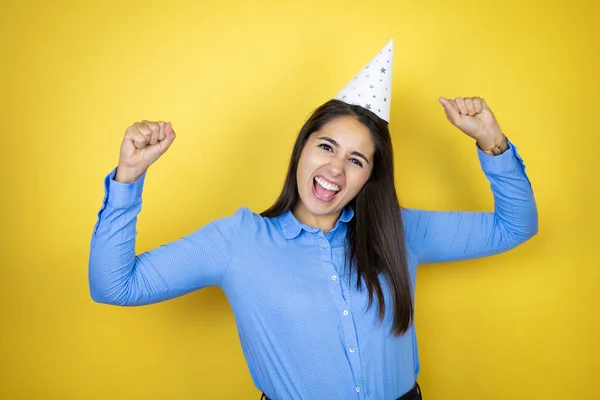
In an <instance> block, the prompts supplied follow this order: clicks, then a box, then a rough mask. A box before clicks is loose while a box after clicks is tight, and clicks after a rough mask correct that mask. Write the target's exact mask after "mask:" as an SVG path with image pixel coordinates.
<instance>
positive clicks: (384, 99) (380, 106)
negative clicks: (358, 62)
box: [334, 39, 394, 123]
mask: <svg viewBox="0 0 600 400" xmlns="http://www.w3.org/2000/svg"><path fill="white" fill-rule="evenodd" d="M393 57H394V39H392V40H390V41H389V42H388V44H386V45H385V47H384V48H383V49H381V51H380V52H379V53H377V54H376V55H375V57H373V59H372V60H371V61H370V62H369V63H368V64H367V65H365V66H364V68H363V69H362V70H361V71H360V72H359V73H358V75H356V76H355V77H354V79H352V80H351V81H350V82H349V83H348V84H347V85H346V87H344V88H343V89H342V90H341V91H340V92H339V93H338V94H337V95H336V96H335V97H334V99H337V100H341V101H343V102H345V103H348V104H356V105H359V106H362V107H364V108H366V109H367V110H370V111H371V112H373V113H375V114H376V115H377V116H378V117H379V118H381V119H383V120H384V121H386V122H388V123H389V122H390V98H391V96H392V59H393Z"/></svg>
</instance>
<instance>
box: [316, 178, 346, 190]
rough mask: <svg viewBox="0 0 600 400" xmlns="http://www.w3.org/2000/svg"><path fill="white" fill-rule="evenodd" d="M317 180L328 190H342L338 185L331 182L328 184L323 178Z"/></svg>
mask: <svg viewBox="0 0 600 400" xmlns="http://www.w3.org/2000/svg"><path fill="white" fill-rule="evenodd" d="M315 180H316V181H317V183H318V184H319V185H321V186H322V187H324V188H325V189H327V190H331V191H333V192H337V191H338V190H340V187H339V186H338V185H333V184H331V183H329V182H327V181H326V180H325V179H323V178H321V177H318V176H317V177H316V178H315Z"/></svg>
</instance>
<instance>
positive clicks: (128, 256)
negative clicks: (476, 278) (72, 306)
mask: <svg viewBox="0 0 600 400" xmlns="http://www.w3.org/2000/svg"><path fill="white" fill-rule="evenodd" d="M440 102H441V103H442V105H443V106H444V109H445V112H446V115H447V118H448V119H449V120H450V121H451V122H452V123H453V124H454V125H455V126H457V127H458V128H459V129H460V130H462V131H463V132H464V133H465V134H467V135H468V136H470V137H471V138H473V139H475V140H476V144H477V146H476V149H477V153H478V156H479V160H480V162H481V167H482V169H483V172H484V173H485V175H486V177H487V178H488V180H489V181H490V183H491V188H492V192H493V195H494V200H495V212H442V211H428V210H419V209H408V208H403V207H401V206H400V205H399V204H398V199H397V196H396V190H395V186H394V165H393V152H392V143H391V139H390V133H389V130H388V124H387V122H386V121H385V120H384V119H382V118H381V117H380V116H378V115H377V114H375V113H374V112H373V111H371V110H369V109H368V108H365V107H364V106H361V105H358V104H349V103H347V102H344V101H341V100H338V99H333V100H330V101H328V102H327V103H325V104H323V105H322V106H320V107H319V108H317V109H316V110H315V111H314V113H313V114H312V115H311V116H310V118H308V120H307V121H306V123H305V124H304V126H303V127H302V129H301V130H300V133H299V135H298V138H297V140H296V143H295V146H294V149H293V153H292V157H291V161H290V164H289V168H288V172H287V177H286V179H285V184H284V187H283V190H282V192H281V195H280V196H279V198H278V199H277V201H276V202H275V204H274V205H273V206H272V207H270V208H269V209H268V210H266V211H264V212H263V213H262V214H256V213H254V212H252V211H250V210H249V209H248V208H245V207H243V208H241V209H239V210H238V211H237V212H236V213H235V214H234V215H232V216H229V217H226V218H222V219H218V220H216V221H214V222H212V223H209V224H208V225H206V226H204V227H201V228H199V229H198V230H196V231H195V232H192V233H191V234H189V235H187V236H185V237H182V238H180V239H179V240H176V241H173V242H171V243H168V244H165V245H162V246H160V247H158V248H155V249H153V250H150V251H147V252H144V253H141V254H139V255H136V254H135V237H136V220H137V215H138V213H139V212H140V210H141V206H142V188H143V183H144V179H145V176H146V171H147V169H148V167H149V166H150V165H151V164H152V163H154V162H155V161H156V160H157V159H158V158H159V157H160V156H161V155H162V154H164V153H165V152H166V151H167V149H168V148H169V146H170V145H171V144H172V143H173V140H174V139H175V132H174V130H173V127H172V126H171V124H170V123H165V122H162V121H158V122H149V121H142V122H136V123H134V124H133V125H132V126H130V127H129V128H127V130H126V133H125V137H124V140H123V142H122V146H121V154H120V160H119V164H118V166H117V167H116V168H115V169H113V170H112V171H111V172H110V173H109V174H108V175H107V176H106V178H105V196H104V201H103V203H102V207H101V209H100V211H99V213H98V221H97V223H96V226H95V227H94V230H93V236H92V241H91V252H90V261H89V284H90V292H91V296H92V298H93V299H94V300H95V301H97V302H100V303H106V304H114V305H121V306H134V305H143V304H150V303H155V302H159V301H164V300H167V299H171V298H173V297H177V296H181V295H183V294H186V293H189V292H192V291H194V290H198V289H200V288H203V287H206V286H219V287H221V288H222V290H223V292H224V293H225V295H226V296H227V298H228V300H229V303H230V305H231V307H232V310H233V313H234V316H235V320H236V325H237V329H238V332H239V337H240V341H241V345H242V349H243V352H244V356H245V358H246V361H247V363H248V368H249V370H250V373H251V376H252V378H253V380H254V383H255V385H256V387H257V388H259V390H261V391H262V392H263V398H267V399H268V398H271V399H277V400H280V399H378V400H380V399H384V400H385V399H390V400H391V399H402V400H408V399H421V394H420V389H419V387H418V384H417V383H416V380H417V376H418V373H419V359H418V353H417V344H416V334H415V328H414V324H413V299H414V287H415V276H416V267H417V265H419V264H425V263H435V262H445V261H451V260H465V259H470V258H475V257H484V256H489V255H492V254H497V253H500V252H504V251H507V250H509V249H511V248H514V247H515V246H517V245H519V244H521V243H523V242H525V241H526V240H528V239H529V238H530V237H532V236H533V235H534V234H535V233H536V232H537V210H536V204H535V200H534V196H533V192H532V188H531V184H530V182H529V179H528V178H527V176H526V174H525V167H524V164H523V161H522V159H521V158H520V157H519V155H518V154H517V149H516V147H515V146H514V144H512V143H511V142H510V141H509V140H508V139H507V137H506V136H505V135H504V134H503V133H502V132H501V130H500V128H499V125H498V123H497V122H496V119H495V118H494V115H493V114H492V112H491V110H490V109H489V108H488V107H487V105H486V103H485V101H484V100H483V99H481V98H478V97H475V98H460V97H459V98H456V99H452V100H451V99H445V98H441V99H440ZM482 149H484V150H482ZM488 149H491V150H488ZM374 300H375V301H374Z"/></svg>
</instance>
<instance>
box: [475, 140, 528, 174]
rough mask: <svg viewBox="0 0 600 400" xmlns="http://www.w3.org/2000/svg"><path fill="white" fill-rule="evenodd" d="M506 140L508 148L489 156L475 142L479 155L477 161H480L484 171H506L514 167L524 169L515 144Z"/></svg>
mask: <svg viewBox="0 0 600 400" xmlns="http://www.w3.org/2000/svg"><path fill="white" fill-rule="evenodd" d="M507 142H508V149H507V150H506V151H505V152H504V153H502V154H500V155H497V156H491V155H489V154H486V153H484V152H483V151H482V150H481V149H480V148H479V146H477V143H475V144H474V146H475V148H476V149H477V154H478V155H479V162H480V163H481V168H482V169H483V171H484V172H492V173H493V172H506V171H512V170H514V169H515V168H520V169H523V170H524V169H525V164H524V163H523V159H522V158H521V156H519V153H518V152H517V146H515V145H514V143H512V142H511V141H510V140H507Z"/></svg>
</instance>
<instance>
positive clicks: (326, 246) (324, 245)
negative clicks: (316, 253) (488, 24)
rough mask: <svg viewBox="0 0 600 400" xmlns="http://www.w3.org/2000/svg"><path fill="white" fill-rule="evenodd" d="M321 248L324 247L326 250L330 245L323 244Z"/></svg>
mask: <svg viewBox="0 0 600 400" xmlns="http://www.w3.org/2000/svg"><path fill="white" fill-rule="evenodd" d="M321 247H322V248H324V249H326V248H328V247H329V245H328V244H327V243H323V244H322V245H321Z"/></svg>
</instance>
